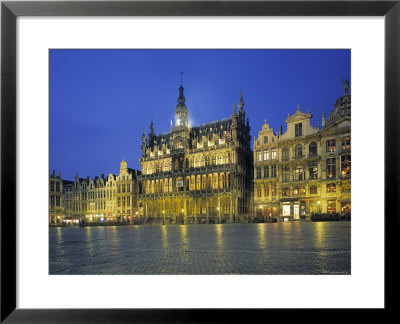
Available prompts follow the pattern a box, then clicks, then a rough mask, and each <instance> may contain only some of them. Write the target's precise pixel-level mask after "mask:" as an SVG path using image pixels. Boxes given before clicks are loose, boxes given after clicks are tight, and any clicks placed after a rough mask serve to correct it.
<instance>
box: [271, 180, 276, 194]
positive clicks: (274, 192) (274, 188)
mask: <svg viewBox="0 0 400 324" xmlns="http://www.w3.org/2000/svg"><path fill="white" fill-rule="evenodd" d="M271 196H272V197H275V196H276V183H274V184H272V187H271Z"/></svg>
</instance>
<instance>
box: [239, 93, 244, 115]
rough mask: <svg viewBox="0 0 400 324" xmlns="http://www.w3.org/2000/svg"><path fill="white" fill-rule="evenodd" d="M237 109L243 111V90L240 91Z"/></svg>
mask: <svg viewBox="0 0 400 324" xmlns="http://www.w3.org/2000/svg"><path fill="white" fill-rule="evenodd" d="M238 107H239V111H240V112H242V111H243V107H244V101H243V92H242V91H240V99H239V104H238Z"/></svg>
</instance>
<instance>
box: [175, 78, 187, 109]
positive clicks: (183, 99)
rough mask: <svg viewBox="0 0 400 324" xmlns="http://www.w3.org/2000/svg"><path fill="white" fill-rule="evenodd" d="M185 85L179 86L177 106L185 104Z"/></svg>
mask: <svg viewBox="0 0 400 324" xmlns="http://www.w3.org/2000/svg"><path fill="white" fill-rule="evenodd" d="M183 90H184V88H183V86H182V84H181V86H180V87H179V97H178V104H177V105H176V106H177V107H184V106H185V100H186V99H185V95H184V94H183Z"/></svg>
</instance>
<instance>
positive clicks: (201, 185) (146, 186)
mask: <svg viewBox="0 0 400 324" xmlns="http://www.w3.org/2000/svg"><path fill="white" fill-rule="evenodd" d="M184 188H186V190H188V191H194V190H206V189H224V188H230V173H229V172H221V173H219V174H218V173H213V174H208V175H206V174H203V175H197V176H194V175H192V176H188V177H186V182H185V184H184V181H183V178H177V179H176V180H175V188H173V181H172V178H170V179H160V180H151V181H143V193H145V194H154V193H168V192H173V191H183V189H184Z"/></svg>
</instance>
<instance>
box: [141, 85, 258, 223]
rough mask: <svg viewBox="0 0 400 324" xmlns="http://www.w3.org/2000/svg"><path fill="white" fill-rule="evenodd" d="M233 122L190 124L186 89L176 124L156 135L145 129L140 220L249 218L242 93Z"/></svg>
mask: <svg viewBox="0 0 400 324" xmlns="http://www.w3.org/2000/svg"><path fill="white" fill-rule="evenodd" d="M238 107H239V111H238V112H236V105H234V107H233V112H232V116H231V117H230V118H227V119H224V120H220V121H216V122H211V123H208V124H203V125H198V126H194V127H192V126H189V125H188V109H187V107H186V104H185V96H184V88H183V87H182V85H181V86H180V88H179V97H178V104H177V105H176V109H175V125H174V126H173V125H171V131H170V132H168V133H165V134H160V135H156V134H155V132H154V125H153V121H152V122H151V125H150V133H149V134H148V136H146V135H145V132H144V131H143V136H142V145H141V149H142V157H141V159H140V164H141V167H142V175H141V176H139V183H140V186H139V196H138V218H139V219H142V221H146V222H157V223H164V224H173V223H178V224H186V223H224V222H238V221H244V220H247V218H248V216H249V213H250V208H251V205H250V198H251V187H252V167H251V166H252V152H251V148H250V126H249V120H248V119H247V121H246V120H245V111H244V101H243V96H242V94H241V96H240V101H239V104H238Z"/></svg>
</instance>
